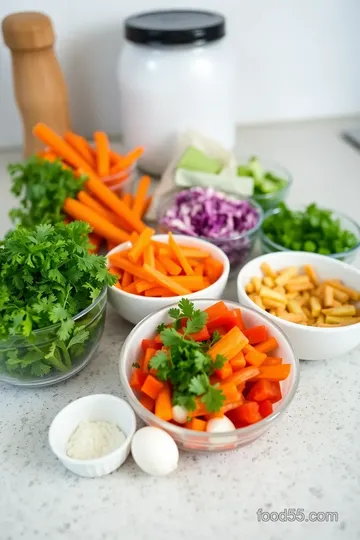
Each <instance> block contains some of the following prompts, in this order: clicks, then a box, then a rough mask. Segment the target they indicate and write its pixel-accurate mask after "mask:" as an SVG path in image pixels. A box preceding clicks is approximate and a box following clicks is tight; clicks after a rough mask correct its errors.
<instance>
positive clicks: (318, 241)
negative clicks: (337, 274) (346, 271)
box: [260, 203, 360, 263]
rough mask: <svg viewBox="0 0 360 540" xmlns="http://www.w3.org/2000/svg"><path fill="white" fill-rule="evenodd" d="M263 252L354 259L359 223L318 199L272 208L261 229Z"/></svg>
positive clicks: (345, 259)
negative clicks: (290, 206)
mask: <svg viewBox="0 0 360 540" xmlns="http://www.w3.org/2000/svg"><path fill="white" fill-rule="evenodd" d="M260 242H261V246H262V251H263V253H272V252H274V251H306V252H308V253H319V254H320V255H327V256H329V257H332V258H334V259H337V260H339V261H343V262H346V263H352V262H353V261H354V260H355V258H356V255H357V251H358V249H359V247H360V226H359V225H358V223H356V222H355V221H354V220H353V219H351V218H350V217H348V216H346V215H344V214H342V213H340V212H336V211H335V210H329V209H326V208H320V207H318V206H317V204H316V203H311V204H309V205H308V206H306V207H299V208H295V209H290V208H288V207H287V206H286V204H285V203H281V204H280V205H279V206H278V208H275V209H274V210H269V211H268V212H267V213H266V214H265V216H264V221H263V224H262V227H261V231H260Z"/></svg>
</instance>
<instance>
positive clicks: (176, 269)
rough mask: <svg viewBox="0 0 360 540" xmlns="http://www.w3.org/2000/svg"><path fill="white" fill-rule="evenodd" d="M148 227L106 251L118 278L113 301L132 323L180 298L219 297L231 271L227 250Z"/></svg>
mask: <svg viewBox="0 0 360 540" xmlns="http://www.w3.org/2000/svg"><path fill="white" fill-rule="evenodd" d="M154 232H155V231H154V230H153V229H150V228H145V229H144V231H143V232H142V233H141V234H140V236H138V235H133V239H132V240H131V241H128V242H124V243H123V244H120V245H119V246H117V247H115V248H114V249H112V250H111V251H110V252H109V253H108V254H107V265H108V268H109V269H110V271H111V272H112V273H114V274H115V275H117V276H118V282H117V283H115V285H114V286H112V287H108V296H109V302H110V304H111V305H112V306H113V307H114V308H115V309H116V311H117V312H118V313H119V314H120V315H121V316H122V317H124V319H126V320H128V321H130V322H131V323H133V324H137V323H138V322H140V321H141V320H142V319H143V318H144V317H145V316H146V315H149V314H151V313H154V312H155V311H157V310H158V309H160V308H163V307H165V306H168V305H170V304H173V303H174V302H176V301H177V300H180V298H182V297H184V298H189V300H193V299H195V298H220V297H221V295H222V294H223V292H224V289H225V286H226V283H227V280H228V277H229V270H230V263H229V259H228V258H227V256H226V255H225V253H224V252H223V251H222V250H221V249H219V248H218V247H217V246H214V245H213V244H211V243H210V242H206V241H205V240H199V239H197V238H190V237H188V236H182V235H172V233H169V234H156V235H155V234H154Z"/></svg>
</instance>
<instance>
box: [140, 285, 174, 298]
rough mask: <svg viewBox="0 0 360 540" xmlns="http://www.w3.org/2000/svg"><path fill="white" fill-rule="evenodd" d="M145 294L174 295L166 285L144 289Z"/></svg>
mask: <svg viewBox="0 0 360 540" xmlns="http://www.w3.org/2000/svg"><path fill="white" fill-rule="evenodd" d="M145 296H150V297H152V296H154V297H155V296H163V297H165V298H167V297H168V296H175V293H173V292H171V291H170V290H169V289H167V288H166V287H152V288H151V289H146V291H145Z"/></svg>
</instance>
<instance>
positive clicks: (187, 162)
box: [177, 146, 223, 174]
mask: <svg viewBox="0 0 360 540" xmlns="http://www.w3.org/2000/svg"><path fill="white" fill-rule="evenodd" d="M222 166H223V165H222V163H221V161H220V160H219V159H215V158H211V157H209V156H207V155H206V154H204V152H202V151H201V150H199V149H198V148H195V147H194V146H189V147H188V148H187V149H186V150H185V152H184V153H183V155H182V157H181V159H180V161H179V163H178V164H177V168H178V169H186V170H188V171H197V172H204V173H209V174H219V172H220V171H221V169H222Z"/></svg>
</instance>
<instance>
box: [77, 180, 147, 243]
mask: <svg viewBox="0 0 360 540" xmlns="http://www.w3.org/2000/svg"><path fill="white" fill-rule="evenodd" d="M88 176H89V180H88V181H87V182H86V188H87V189H88V190H89V191H91V193H93V194H94V195H96V197H97V198H98V199H100V201H101V202H102V203H104V204H105V205H106V206H108V207H109V208H111V210H112V211H113V212H114V213H115V214H116V215H118V216H120V217H121V218H122V219H124V220H125V221H126V223H127V224H128V226H129V227H131V228H132V229H133V230H135V231H136V232H138V233H140V232H141V231H143V230H144V229H145V225H144V223H143V222H142V221H141V220H140V219H139V218H138V217H137V216H135V215H134V213H133V212H132V210H130V208H128V207H127V206H126V204H124V202H123V201H122V200H121V199H119V197H118V196H117V195H115V194H114V193H113V192H112V191H111V190H110V189H109V188H107V187H106V186H105V185H104V183H103V182H101V180H99V178H98V177H97V176H96V175H95V174H89V173H88Z"/></svg>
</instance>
